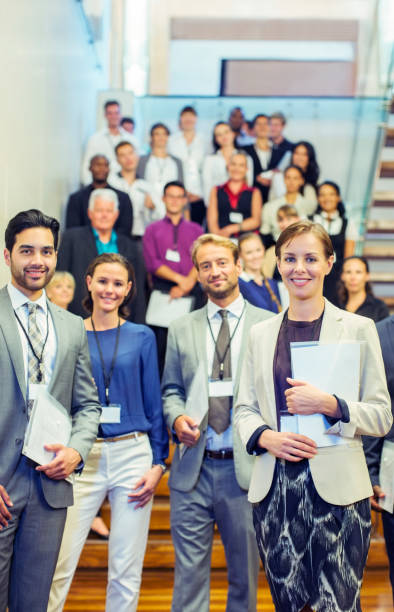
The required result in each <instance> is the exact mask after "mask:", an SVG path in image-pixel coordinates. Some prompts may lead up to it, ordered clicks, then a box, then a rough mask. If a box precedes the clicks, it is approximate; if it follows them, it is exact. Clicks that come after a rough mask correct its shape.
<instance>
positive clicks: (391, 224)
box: [367, 219, 394, 234]
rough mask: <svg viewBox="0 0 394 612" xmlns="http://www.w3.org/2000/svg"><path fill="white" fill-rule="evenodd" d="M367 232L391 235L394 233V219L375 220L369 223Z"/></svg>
mask: <svg viewBox="0 0 394 612" xmlns="http://www.w3.org/2000/svg"><path fill="white" fill-rule="evenodd" d="M367 232H377V233H379V232H381V233H387V234H391V233H394V221H393V220H392V219H390V220H387V221H386V220H385V219H373V220H371V221H368V224H367Z"/></svg>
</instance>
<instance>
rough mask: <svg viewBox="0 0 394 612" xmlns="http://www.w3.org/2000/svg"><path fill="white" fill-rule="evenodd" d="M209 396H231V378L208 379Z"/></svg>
mask: <svg viewBox="0 0 394 612" xmlns="http://www.w3.org/2000/svg"><path fill="white" fill-rule="evenodd" d="M208 393H209V397H232V396H233V393H234V385H233V381H232V379H231V378H225V379H224V380H210V381H209V382H208Z"/></svg>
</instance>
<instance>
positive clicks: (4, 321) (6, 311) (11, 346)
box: [0, 287, 26, 401]
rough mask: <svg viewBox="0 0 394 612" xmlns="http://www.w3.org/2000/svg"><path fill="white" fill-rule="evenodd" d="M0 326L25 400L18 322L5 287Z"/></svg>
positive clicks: (1, 304) (0, 303) (23, 365)
mask: <svg viewBox="0 0 394 612" xmlns="http://www.w3.org/2000/svg"><path fill="white" fill-rule="evenodd" d="M0 327H1V329H2V331H3V335H4V338H5V341H6V344H7V348H8V351H9V353H10V357H11V361H12V365H13V367H14V371H15V376H16V378H17V381H18V384H19V387H20V389H21V391H22V395H23V397H24V399H25V401H26V374H25V364H24V363H23V351H22V345H21V341H20V337H19V330H18V323H17V321H16V318H15V314H14V310H13V308H12V304H11V300H10V297H9V295H8V291H7V288H6V287H3V289H2V290H1V291H0Z"/></svg>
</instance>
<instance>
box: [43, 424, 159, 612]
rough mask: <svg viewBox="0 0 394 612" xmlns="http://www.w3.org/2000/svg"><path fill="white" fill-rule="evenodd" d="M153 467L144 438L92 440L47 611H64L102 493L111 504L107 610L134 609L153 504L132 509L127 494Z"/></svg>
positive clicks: (128, 611)
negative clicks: (92, 443) (93, 441)
mask: <svg viewBox="0 0 394 612" xmlns="http://www.w3.org/2000/svg"><path fill="white" fill-rule="evenodd" d="M151 465H152V450H151V447H150V443H149V438H148V436H147V435H146V436H140V437H138V438H136V439H131V440H118V441H116V442H96V443H95V444H94V445H93V448H92V450H91V452H90V454H89V457H88V459H87V462H86V464H85V467H84V469H83V472H82V474H81V475H80V476H79V477H77V478H76V480H75V484H74V505H73V506H71V507H70V508H69V509H68V512H67V520H66V526H65V529H64V533H63V540H62V545H61V548H60V553H59V558H58V562H57V566H56V571H55V575H54V578H53V583H52V588H51V593H50V597H49V604H48V612H60V611H61V610H63V606H64V604H65V601H66V598H67V593H68V591H69V588H70V586H71V582H72V579H73V575H74V572H75V569H76V567H77V564H78V560H79V556H80V554H81V551H82V548H83V545H84V543H85V540H86V538H87V536H88V533H89V530H90V525H91V523H92V521H93V519H94V517H95V516H96V514H97V511H98V510H99V508H100V506H101V504H102V503H103V501H104V499H105V497H106V495H108V499H109V502H110V505H111V530H110V536H109V543H108V585H107V598H106V607H105V610H106V612H134V611H135V610H137V604H138V596H139V589H140V584H141V573H142V564H143V561H144V555H145V549H146V542H147V539H148V530H149V521H150V514H151V509H152V501H150V502H149V503H148V504H147V505H146V506H145V507H144V508H138V509H137V510H136V509H135V505H136V504H135V502H133V503H129V502H128V493H130V492H131V490H132V487H133V486H134V485H135V484H136V482H137V481H138V480H139V479H140V478H141V476H142V475H143V474H144V473H145V472H146V471H147V470H149V468H150V467H151Z"/></svg>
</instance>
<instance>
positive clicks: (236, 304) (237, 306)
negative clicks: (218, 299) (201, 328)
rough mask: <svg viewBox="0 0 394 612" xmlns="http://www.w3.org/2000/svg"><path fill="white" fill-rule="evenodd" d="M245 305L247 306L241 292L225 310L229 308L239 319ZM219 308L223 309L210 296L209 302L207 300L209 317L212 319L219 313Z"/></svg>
mask: <svg viewBox="0 0 394 612" xmlns="http://www.w3.org/2000/svg"><path fill="white" fill-rule="evenodd" d="M244 307H245V300H244V298H243V296H242V294H241V293H240V294H239V296H238V297H237V298H235V300H234V301H233V302H231V304H229V305H228V306H226V308H225V310H228V311H229V312H230V313H231V314H232V315H233V316H234V317H236V318H237V319H239V317H240V316H241V314H242V312H243V309H244ZM219 310H222V307H221V306H218V305H217V304H214V302H212V301H211V300H210V299H209V298H208V302H207V311H208V312H207V315H208V319H210V320H212V319H213V318H214V317H215V316H216V315H217V313H218V312H219ZM219 316H220V315H219Z"/></svg>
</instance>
